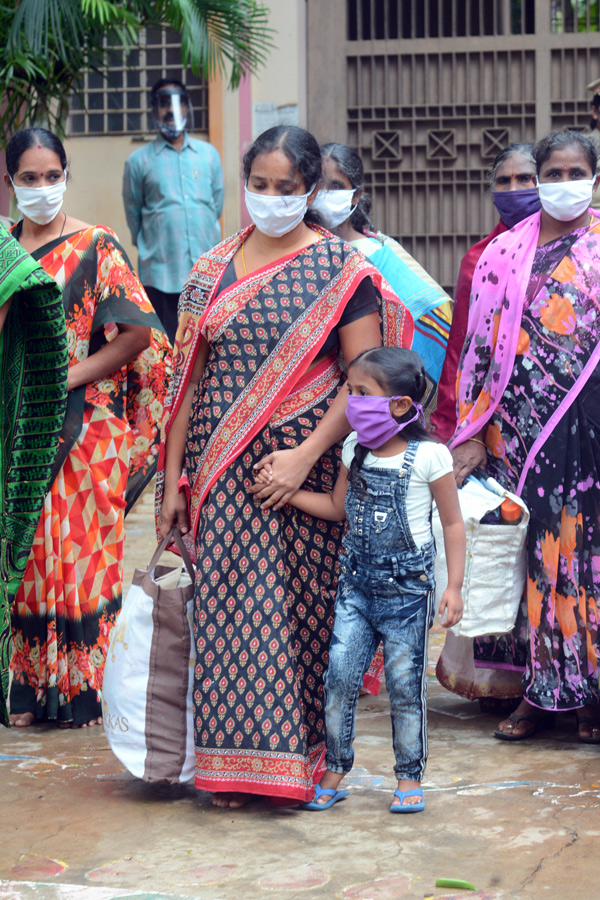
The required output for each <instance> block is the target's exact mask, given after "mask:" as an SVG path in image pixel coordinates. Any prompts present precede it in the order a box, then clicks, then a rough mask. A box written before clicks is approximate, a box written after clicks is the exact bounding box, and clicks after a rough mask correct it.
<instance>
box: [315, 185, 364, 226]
mask: <svg viewBox="0 0 600 900" xmlns="http://www.w3.org/2000/svg"><path fill="white" fill-rule="evenodd" d="M353 197H354V189H352V190H349V191H345V190H342V191H319V193H318V194H317V196H316V198H315V200H314V203H313V205H312V208H313V209H316V210H317V212H318V213H319V215H320V216H321V218H322V219H323V222H324V224H325V227H326V228H335V227H336V226H337V225H340V224H341V223H342V222H345V221H346V219H348V218H349V217H350V216H351V215H352V209H353V206H352V198H353Z"/></svg>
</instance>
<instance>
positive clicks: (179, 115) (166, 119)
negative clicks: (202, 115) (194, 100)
mask: <svg viewBox="0 0 600 900" xmlns="http://www.w3.org/2000/svg"><path fill="white" fill-rule="evenodd" d="M152 112H153V115H154V125H155V127H156V128H157V129H158V131H159V132H160V133H161V134H162V135H163V137H165V138H166V139H167V140H168V141H174V140H175V138H177V137H179V135H180V134H181V132H182V131H185V130H186V129H187V130H188V131H193V112H192V108H191V106H190V102H189V98H188V95H187V94H186V93H185V92H184V91H182V90H181V89H180V88H176V87H172V88H170V87H165V88H161V90H160V91H158V93H157V94H155V96H154V102H153V106H152Z"/></svg>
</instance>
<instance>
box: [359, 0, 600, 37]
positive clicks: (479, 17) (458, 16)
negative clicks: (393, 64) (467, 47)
mask: <svg viewBox="0 0 600 900" xmlns="http://www.w3.org/2000/svg"><path fill="white" fill-rule="evenodd" d="M556 2H558V3H561V2H564V3H568V2H570V0H556ZM573 2H577V0H573ZM580 2H583V3H585V2H586V0H580ZM587 2H588V3H592V4H595V2H596V0H587ZM347 11H348V40H350V41H373V40H375V41H377V40H398V39H399V38H403V39H412V38H439V37H481V36H483V35H492V36H493V35H506V34H534V33H535V0H348V4H347Z"/></svg>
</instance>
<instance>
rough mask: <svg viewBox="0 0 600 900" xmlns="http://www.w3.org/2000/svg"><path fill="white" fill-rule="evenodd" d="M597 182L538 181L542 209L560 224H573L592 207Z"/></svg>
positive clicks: (586, 180)
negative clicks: (541, 182) (549, 182)
mask: <svg viewBox="0 0 600 900" xmlns="http://www.w3.org/2000/svg"><path fill="white" fill-rule="evenodd" d="M595 180H596V179H595V178H587V179H585V180H581V181H559V182H557V183H555V184H546V183H544V184H540V182H539V179H538V182H537V186H538V193H539V195H540V203H541V204H542V209H544V210H545V211H546V212H547V213H548V215H549V216H552V218H553V219H557V220H558V221H559V222H572V221H573V219H577V218H578V217H579V216H580V215H581V214H582V213H584V212H585V211H586V210H587V209H589V207H590V206H591V203H592V193H593V190H594V181H595Z"/></svg>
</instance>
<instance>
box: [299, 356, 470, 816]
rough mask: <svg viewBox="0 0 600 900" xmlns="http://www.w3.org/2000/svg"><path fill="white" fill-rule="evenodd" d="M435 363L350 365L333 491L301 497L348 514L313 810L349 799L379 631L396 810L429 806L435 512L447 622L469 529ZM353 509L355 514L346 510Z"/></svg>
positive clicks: (327, 513)
mask: <svg viewBox="0 0 600 900" xmlns="http://www.w3.org/2000/svg"><path fill="white" fill-rule="evenodd" d="M425 387H426V382H425V372H424V369H423V363H422V361H421V359H420V357H419V356H418V355H417V354H416V353H414V352H413V351H412V350H404V349H398V348H395V347H378V348H376V349H374V350H367V351H366V352H365V353H362V354H361V355H360V356H358V357H357V358H356V359H355V360H354V361H353V362H352V363H351V364H350V366H349V368H348V388H349V397H348V407H347V411H346V416H347V419H348V422H349V423H350V425H351V427H352V428H354V429H355V430H354V432H353V433H352V434H350V435H349V437H348V438H346V441H345V444H344V449H343V453H342V465H341V467H340V473H339V476H338V479H337V482H336V485H335V488H334V490H333V493H332V494H317V493H311V492H309V491H304V490H302V491H298V492H297V493H296V494H294V496H293V498H292V500H291V503H292V504H293V505H294V506H296V507H297V508H298V509H301V510H303V511H305V512H308V513H310V514H311V515H313V516H317V517H319V518H322V519H331V520H335V521H341V520H342V519H343V518H344V514H345V515H346V516H347V518H348V532H347V534H346V537H345V538H344V553H343V555H342V557H341V559H340V569H341V571H340V579H339V585H338V592H337V599H336V605H335V625H334V630H333V637H332V640H331V648H330V651H329V668H328V670H327V674H326V677H325V697H326V705H325V724H326V730H327V755H326V765H327V771H326V773H325V774H324V776H323V777H322V779H321V783H320V784H318V785H316V786H315V797H314V800H313V801H312V802H311V803H307V804H304V809H310V810H325V809H328V808H330V807H331V806H333V804H334V803H336V802H337V801H338V800H341V799H343V798H344V797H347V796H348V791H340V790H338V786H339V784H340V782H341V780H342V778H343V777H344V775H345V774H346V773H347V772H349V771H350V769H351V768H352V763H353V759H354V753H353V750H352V742H353V739H354V733H355V730H354V725H355V717H356V704H357V700H358V692H359V689H360V687H361V685H362V680H363V676H364V674H365V672H366V671H367V669H368V667H369V663H370V661H371V659H372V658H373V654H374V653H375V650H376V649H377V646H378V644H379V642H380V640H382V641H383V652H384V658H385V679H386V685H387V690H388V694H389V698H390V706H391V715H392V729H393V743H394V754H395V757H396V765H395V767H394V771H395V774H396V778H397V779H398V790H397V791H395V792H394V794H395V796H394V800H393V803H392V805H391V807H390V810H391V812H394V813H408V812H419V811H420V810H422V809H423V808H424V805H425V803H424V799H423V791H422V788H421V780H422V778H423V774H424V771H425V763H426V761H427V710H426V704H425V672H426V666H427V637H428V631H429V628H430V627H431V624H432V621H433V597H434V588H435V582H434V559H435V544H434V540H433V537H432V534H431V526H430V518H431V506H432V502H433V500H435V502H436V503H437V507H438V510H439V513H440V519H441V522H442V525H443V529H444V544H445V547H446V558H447V560H448V587H447V589H446V590H445V591H444V594H443V596H442V600H441V603H440V609H439V615H440V618H442V617H444V616H445V618H443V621H442V625H443V627H445V628H448V627H449V626H451V625H454V624H455V623H456V622H458V621H459V620H460V617H461V615H462V599H461V586H462V580H463V572H464V564H465V529H464V524H463V520H462V516H461V512H460V507H459V504H458V494H457V491H456V485H455V481H454V476H453V474H452V457H451V455H450V452H449V450H448V449H447V448H446V447H444V446H443V445H441V444H438V443H435V442H434V441H432V440H431V438H429V435H428V434H427V432H426V431H425V428H424V427H423V425H422V424H421V416H422V409H421V406H420V404H419V401H420V399H421V398H422V396H423V394H424V392H425ZM344 511H345V512H344Z"/></svg>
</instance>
